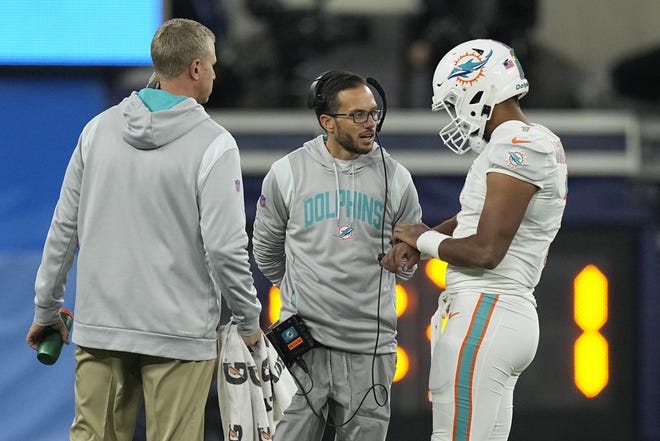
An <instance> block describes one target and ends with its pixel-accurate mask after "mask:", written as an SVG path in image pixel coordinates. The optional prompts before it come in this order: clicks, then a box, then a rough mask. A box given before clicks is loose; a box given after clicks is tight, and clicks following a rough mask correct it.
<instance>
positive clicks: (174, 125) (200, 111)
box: [119, 92, 210, 150]
mask: <svg viewBox="0 0 660 441" xmlns="http://www.w3.org/2000/svg"><path fill="white" fill-rule="evenodd" d="M119 107H120V110H121V114H122V116H123V118H124V123H125V125H124V130H123V132H122V138H123V139H124V141H126V142H127V143H129V144H130V145H131V146H133V147H135V148H136V149H140V150H153V149H157V148H160V147H162V146H164V145H166V144H169V143H170V142H172V141H174V140H175V139H178V138H180V137H181V136H183V135H185V134H186V133H188V132H190V131H191V130H192V129H194V128H195V127H197V126H198V125H199V124H200V123H202V122H203V121H206V120H207V119H209V118H210V116H209V114H208V113H206V111H205V110H204V107H202V106H201V105H200V104H198V103H197V101H195V100H194V99H192V98H185V99H183V100H182V101H180V102H179V103H178V104H175V105H174V106H172V107H171V108H169V109H165V110H159V111H156V112H152V111H151V110H149V108H148V107H147V106H146V105H145V103H144V102H143V101H142V99H141V98H140V97H139V96H138V93H137V92H133V93H131V95H130V96H129V97H127V98H125V99H124V100H123V101H122V102H121V103H119Z"/></svg>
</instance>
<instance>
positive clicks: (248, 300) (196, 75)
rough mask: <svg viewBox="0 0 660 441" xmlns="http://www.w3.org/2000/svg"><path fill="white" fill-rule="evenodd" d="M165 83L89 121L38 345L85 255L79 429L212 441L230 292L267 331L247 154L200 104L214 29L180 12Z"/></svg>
mask: <svg viewBox="0 0 660 441" xmlns="http://www.w3.org/2000/svg"><path fill="white" fill-rule="evenodd" d="M151 53H152V59H153V64H154V69H155V75H156V77H157V78H158V80H159V87H160V88H145V89H142V90H140V91H139V92H133V93H132V94H131V95H130V96H129V97H127V98H126V99H124V100H123V101H122V102H121V103H120V104H118V105H116V106H114V107H111V108H110V109H108V110H106V111H105V112H103V113H101V114H100V115H98V116H96V117H95V118H94V119H92V120H91V121H90V122H89V123H88V124H87V125H86V126H85V128H84V129H83V131H82V134H81V135H80V138H79V140H78V144H77V146H76V148H75V150H74V152H73V155H72V156H71V160H70V162H69V166H68V168H67V170H66V174H65V177H64V182H63V184H62V189H61V193H60V198H59V201H58V203H57V206H56V208H55V213H54V215H53V219H52V223H51V226H50V230H49V232H48V236H47V239H46V244H45V247H44V251H43V256H42V261H41V265H40V267H39V271H38V274H37V278H36V283H35V289H36V297H35V316H34V323H33V324H32V326H31V328H30V330H29V331H28V335H27V342H28V344H29V345H30V346H31V347H32V348H34V349H36V348H37V347H38V345H39V343H40V341H41V340H42V339H43V336H44V333H45V332H47V330H48V328H49V327H52V328H55V329H57V330H58V331H59V332H60V333H61V334H62V337H63V339H64V340H65V342H67V343H68V332H67V331H66V328H65V327H64V325H63V323H62V321H61V320H60V318H59V313H58V312H59V309H60V306H61V305H62V303H63V294H64V287H65V283H66V278H67V274H68V272H69V270H70V268H71V266H72V263H73V260H74V256H75V254H76V252H78V261H77V280H76V282H77V285H76V301H75V310H74V312H75V314H74V315H75V322H74V331H73V338H72V340H73V342H74V343H76V344H77V345H78V346H77V347H76V350H75V356H76V383H75V403H76V404H75V406H76V409H75V419H74V421H73V425H72V427H71V440H85V441H87V440H90V439H98V440H100V439H113V440H125V441H129V440H131V439H132V437H133V432H134V429H135V422H136V419H137V416H138V411H139V409H140V406H141V404H142V402H143V400H144V405H145V409H146V421H147V439H153V440H156V439H158V440H159V441H165V440H183V439H185V440H202V438H203V426H204V406H205V404H206V399H207V396H208V392H209V387H210V383H211V379H212V374H213V370H214V362H215V358H216V354H217V344H216V329H217V326H218V323H219V318H220V306H221V300H220V293H222V295H223V297H224V298H225V300H226V301H227V304H228V305H229V307H230V308H231V312H232V314H233V317H234V319H235V320H236V321H237V322H238V329H239V332H240V333H241V334H242V335H243V336H244V340H245V342H246V343H247V344H248V345H252V344H254V343H256V341H257V340H258V339H259V338H260V335H261V331H260V329H259V314H260V311H261V305H260V303H259V301H258V299H257V294H256V290H255V288H254V286H253V279H252V274H251V273H250V268H249V261H248V253H247V244H248V237H247V234H246V231H245V207H244V202H243V187H242V177H241V169H240V162H239V153H238V148H237V145H236V142H235V140H234V138H233V137H232V136H231V135H230V134H229V133H228V132H227V131H226V130H225V129H224V128H223V127H221V126H219V125H218V124H216V123H215V122H214V121H212V120H211V118H210V117H209V115H208V114H207V113H206V111H205V110H204V108H203V107H202V105H201V104H204V103H206V102H207V101H208V98H209V95H210V94H211V91H212V88H213V80H214V79H215V73H214V67H213V66H214V64H215V63H216V55H215V36H214V35H213V33H212V32H211V31H210V30H209V29H208V28H206V27H205V26H203V25H201V24H199V23H197V22H194V21H192V20H184V19H173V20H169V21H167V22H165V23H164V24H163V25H162V26H161V27H160V28H159V30H158V31H157V32H156V35H155V36H154V39H153V41H152V44H151Z"/></svg>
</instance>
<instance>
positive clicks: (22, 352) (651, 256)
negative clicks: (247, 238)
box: [0, 77, 660, 441]
mask: <svg viewBox="0 0 660 441" xmlns="http://www.w3.org/2000/svg"><path fill="white" fill-rule="evenodd" d="M0 81H1V82H0V96H2V97H3V99H4V104H5V105H4V106H2V108H0V121H1V123H0V124H2V126H1V129H2V130H1V134H2V135H1V136H2V137H1V138H0V139H1V141H0V145H1V147H0V172H1V173H0V295H1V296H2V297H1V298H2V299H3V300H4V302H3V306H4V310H5V314H4V315H5V317H4V318H3V320H2V321H0V335H1V336H2V347H3V349H4V350H3V355H4V360H3V361H2V365H3V375H2V376H0V396H2V397H3V399H2V400H1V401H0V419H1V422H0V440H8V441H10V440H11V441H14V440H16V441H19V440H20V441H23V440H30V441H50V440H62V439H66V438H67V433H68V427H69V425H70V423H71V421H72V418H73V370H74V364H73V348H72V347H65V348H64V349H63V353H62V356H61V358H60V360H59V361H58V362H57V363H56V364H55V365H53V366H45V365H42V364H40V363H38V362H37V360H36V356H35V353H34V351H32V350H31V349H30V348H29V347H28V346H27V345H26V344H25V334H26V332H27V329H28V327H29V325H30V323H31V321H32V315H33V296H34V291H33V285H34V277H35V274H36V271H37V268H38V265H39V261H40V257H41V248H42V246H43V241H44V239H45V236H46V233H47V231H48V226H49V223H50V217H51V215H52V212H53V208H54V205H55V203H56V201H57V197H58V193H59V186H60V183H61V180H62V177H63V174H64V170H65V168H66V164H67V162H68V159H69V156H70V154H71V152H72V151H73V148H74V146H75V144H76V141H77V138H78V135H79V133H80V131H81V129H82V127H83V126H84V124H85V123H86V122H87V121H88V120H89V119H90V118H92V117H93V116H94V115H96V114H97V113H98V112H99V111H101V110H103V109H104V108H105V107H106V106H107V105H108V103H107V102H106V96H105V90H106V89H105V85H104V84H103V82H102V81H101V80H97V79H90V78H66V77H61V78H53V77H48V78H40V77H35V78H28V79H24V78H7V77H2V78H0ZM237 139H238V142H239V146H241V148H249V142H247V139H246V142H245V143H244V142H242V139H241V137H240V136H237ZM390 151H391V152H392V153H393V154H394V155H397V154H402V151H398V152H397V151H396V149H390ZM569 155H570V153H569ZM260 183H261V176H245V192H246V211H247V215H248V221H251V220H252V219H253V217H254V203H255V201H256V198H257V197H258V194H259V186H260ZM416 183H417V186H418V188H419V189H420V197H421V200H422V206H423V207H424V211H425V220H427V222H431V220H432V219H443V218H445V217H446V216H448V215H451V214H453V212H454V211H455V209H456V202H457V201H456V200H457V193H458V191H459V190H460V187H461V185H462V179H457V178H455V177H454V178H447V177H444V178H443V177H439V176H435V177H434V176H424V177H419V178H416ZM651 193H652V189H650V188H649V187H647V186H645V185H643V184H638V183H635V182H634V181H631V180H629V179H624V178H617V179H609V178H598V179H595V178H593V179H591V178H575V179H573V180H572V181H571V187H570V203H569V204H568V208H567V212H566V216H565V225H569V226H570V225H574V226H580V225H582V226H583V225H594V226H597V225H608V226H612V225H615V226H616V225H620V226H634V227H636V228H638V229H639V262H640V266H639V273H638V277H639V286H640V288H641V289H640V292H638V293H636V294H637V295H638V296H639V299H638V302H639V303H638V305H637V306H638V311H639V314H638V321H639V326H638V328H637V329H638V333H637V336H636V339H637V340H638V344H639V350H638V353H639V360H638V362H639V371H638V372H631V373H630V374H631V375H636V376H638V378H639V382H638V384H639V386H638V390H637V391H636V394H637V396H638V397H639V403H638V406H639V407H638V410H639V415H640V417H639V424H640V427H641V428H640V436H641V438H640V439H642V440H644V441H656V440H658V439H660V430H658V415H659V412H658V407H659V403H660V393H659V389H660V386H659V379H658V375H657V372H658V369H660V361H659V354H660V351H658V343H657V336H658V335H660V327H659V326H660V325H659V324H658V322H659V321H658V320H657V317H658V314H659V313H660V305H659V300H658V296H657V288H656V287H657V285H658V276H657V274H658V272H659V271H658V269H659V268H658V264H657V256H656V248H655V237H656V234H657V228H656V224H655V215H656V213H657V207H655V206H654V205H653V202H652V201H653V199H652V198H651V197H650V195H651ZM604 240H606V238H604ZM255 278H256V279H258V276H255ZM74 280H75V273H72V274H71V275H70V280H69V284H68V287H67V294H66V296H65V306H66V307H68V308H70V309H72V308H73V303H74V296H75V289H74V286H73V283H72V282H73V281H74ZM264 294H265V293H264ZM612 313H613V314H616V311H612ZM549 381H551V379H549Z"/></svg>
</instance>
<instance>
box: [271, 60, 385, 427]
mask: <svg viewBox="0 0 660 441" xmlns="http://www.w3.org/2000/svg"><path fill="white" fill-rule="evenodd" d="M337 72H339V71H336V70H331V71H327V72H324V73H322V74H321V75H319V76H318V77H316V79H314V81H312V83H311V84H310V86H309V92H308V94H307V107H308V108H310V109H314V110H318V109H320V108H323V107H325V106H327V104H328V98H327V96H326V95H325V94H324V93H323V86H324V85H325V84H326V82H327V81H328V79H329V78H331V77H332V76H333V75H334V74H336V73H337ZM366 81H367V84H368V85H370V86H372V87H373V88H374V89H375V90H376V92H377V93H378V95H380V99H381V101H382V103H383V114H382V116H381V117H380V121H378V124H377V125H376V142H377V143H378V145H379V146H380V155H381V159H382V161H383V173H384V178H385V198H384V202H383V207H384V208H383V222H381V231H380V239H381V243H380V247H381V250H380V253H379V254H378V256H377V259H378V261H379V262H380V261H381V260H382V258H383V257H384V256H385V219H386V213H387V199H388V195H389V188H388V182H387V167H386V164H385V154H384V153H383V146H382V144H381V142H380V137H379V136H378V134H379V132H380V130H381V128H382V127H383V122H385V115H386V114H387V97H386V95H385V90H384V89H383V87H382V86H381V85H380V83H378V81H376V79H375V78H372V77H368V78H366ZM383 271H384V269H383V267H382V266H381V267H380V277H379V279H378V311H377V315H376V320H377V328H376V342H375V344H374V352H373V357H372V361H371V387H370V388H369V389H368V390H367V391H366V392H365V394H364V396H363V397H362V400H361V401H360V404H359V405H358V407H357V409H355V411H354V412H353V414H352V415H351V416H350V417H349V418H348V419H347V420H346V421H344V422H343V423H340V424H332V423H329V422H328V421H326V422H325V423H326V424H327V425H328V426H330V427H341V426H344V425H346V424H348V422H349V421H351V420H352V419H353V418H354V417H355V415H357V412H358V411H359V410H360V407H362V403H364V400H365V399H366V398H367V396H368V394H369V392H370V391H373V394H374V400H375V402H376V404H377V405H378V406H381V407H382V406H385V405H386V404H387V402H388V400H389V396H388V392H387V387H385V385H383V384H382V383H376V381H375V373H374V371H375V364H376V355H377V354H376V352H377V350H378V341H379V339H380V297H381V292H382V285H383ZM277 324H278V323H276V324H275V325H277ZM287 329H288V325H287ZM310 337H311V336H310ZM314 344H315V343H312V344H311V345H312V346H313V345H314ZM308 349H311V347H309V348H305V352H306V351H307V350H308ZM300 355H302V353H300ZM295 362H297V363H298V364H299V365H300V367H301V368H302V369H303V371H305V372H306V373H307V374H308V375H309V371H308V368H307V366H306V364H305V362H304V361H303V359H302V358H301V357H299V356H298V357H296V359H295ZM291 364H293V362H292V363H291ZM292 376H293V378H294V380H295V381H296V383H297V384H298V387H299V388H300V390H301V391H302V393H303V395H304V396H305V399H306V400H307V404H308V405H309V407H310V409H311V410H312V412H313V413H314V415H316V416H317V417H318V418H319V419H321V420H325V418H323V417H322V416H321V415H319V414H318V412H317V411H316V410H315V409H314V407H312V404H311V403H310V402H309V399H308V397H307V394H308V393H309V391H305V389H304V388H303V386H302V384H301V383H300V382H299V381H298V379H297V378H296V377H295V375H293V373H292ZM310 378H311V376H310ZM313 387H314V384H313V383H312V384H311V386H310V390H311V388H313ZM376 387H380V388H381V389H382V390H383V391H384V394H385V401H384V402H382V403H381V402H380V401H379V399H378V397H377V396H376Z"/></svg>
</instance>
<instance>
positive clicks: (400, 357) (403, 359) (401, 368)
mask: <svg viewBox="0 0 660 441" xmlns="http://www.w3.org/2000/svg"><path fill="white" fill-rule="evenodd" d="M409 368H410V360H409V359H408V354H407V353H406V351H405V350H404V349H403V348H402V347H400V346H399V347H397V348H396V370H395V371H394V379H393V380H392V381H393V382H394V383H396V382H397V381H399V380H401V379H402V378H403V377H405V376H406V374H407V373H408V369H409Z"/></svg>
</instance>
